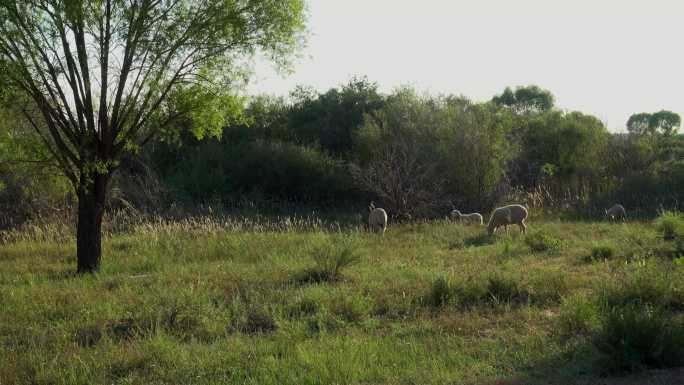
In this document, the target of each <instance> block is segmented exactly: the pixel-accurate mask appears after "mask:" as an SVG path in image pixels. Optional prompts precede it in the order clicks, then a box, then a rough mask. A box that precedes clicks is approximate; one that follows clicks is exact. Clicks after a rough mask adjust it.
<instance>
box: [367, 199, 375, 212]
mask: <svg viewBox="0 0 684 385" xmlns="http://www.w3.org/2000/svg"><path fill="white" fill-rule="evenodd" d="M373 210H375V202H373V201H371V203H370V204H369V205H368V211H373Z"/></svg>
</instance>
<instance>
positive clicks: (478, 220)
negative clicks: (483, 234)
mask: <svg viewBox="0 0 684 385" xmlns="http://www.w3.org/2000/svg"><path fill="white" fill-rule="evenodd" d="M451 219H452V220H455V221H456V220H457V221H459V222H461V223H464V224H466V225H469V224H474V225H482V223H483V222H484V220H483V219H482V214H480V213H472V214H461V212H460V211H458V210H453V211H451Z"/></svg>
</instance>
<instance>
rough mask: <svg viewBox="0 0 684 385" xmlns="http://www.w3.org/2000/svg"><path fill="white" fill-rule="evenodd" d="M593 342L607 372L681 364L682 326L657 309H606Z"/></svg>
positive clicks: (683, 352)
mask: <svg viewBox="0 0 684 385" xmlns="http://www.w3.org/2000/svg"><path fill="white" fill-rule="evenodd" d="M593 342H594V345H595V346H596V348H598V350H599V351H600V352H602V353H603V354H604V357H605V361H606V363H605V367H606V368H607V369H608V370H609V371H634V370H640V369H644V368H647V367H655V368H667V367H675V366H679V365H682V364H684V324H682V322H681V321H676V320H673V319H672V317H670V316H668V315H667V314H666V313H665V312H664V311H663V310H662V309H660V308H657V307H656V308H654V307H651V306H643V305H637V304H630V305H626V306H618V307H614V308H612V309H610V311H608V312H607V314H606V315H605V317H604V319H603V320H602V322H601V326H600V329H599V330H598V332H597V333H596V335H595V336H594V339H593Z"/></svg>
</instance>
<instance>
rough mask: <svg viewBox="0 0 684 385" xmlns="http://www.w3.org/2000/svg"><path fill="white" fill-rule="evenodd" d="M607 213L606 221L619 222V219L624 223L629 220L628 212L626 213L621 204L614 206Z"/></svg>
mask: <svg viewBox="0 0 684 385" xmlns="http://www.w3.org/2000/svg"><path fill="white" fill-rule="evenodd" d="M605 212H606V219H608V220H609V221H611V222H612V221H617V220H618V219H622V221H623V222H624V221H625V220H626V219H627V212H626V211H625V208H624V207H623V206H622V205H621V204H614V205H613V207H611V208H609V209H608V210H605Z"/></svg>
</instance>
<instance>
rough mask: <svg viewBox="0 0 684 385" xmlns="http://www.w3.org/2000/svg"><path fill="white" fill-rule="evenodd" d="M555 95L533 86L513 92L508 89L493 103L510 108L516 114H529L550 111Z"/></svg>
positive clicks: (517, 88) (494, 99) (496, 97)
mask: <svg viewBox="0 0 684 385" xmlns="http://www.w3.org/2000/svg"><path fill="white" fill-rule="evenodd" d="M554 102H555V100H554V97H553V94H552V93H551V92H550V91H548V90H544V89H541V88H539V87H538V86H535V85H531V86H526V87H516V89H515V91H513V90H512V89H511V88H510V87H506V89H505V90H504V92H503V93H502V94H501V95H497V96H494V97H493V98H492V103H494V104H496V105H498V106H503V107H508V108H510V109H511V110H512V111H513V112H515V113H516V114H529V113H538V112H545V111H549V110H551V109H552V108H553V105H554Z"/></svg>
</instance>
